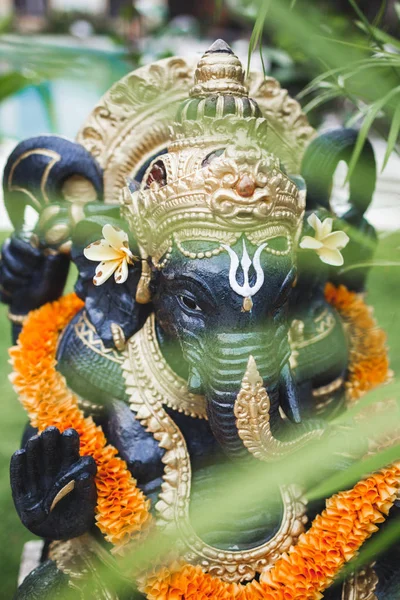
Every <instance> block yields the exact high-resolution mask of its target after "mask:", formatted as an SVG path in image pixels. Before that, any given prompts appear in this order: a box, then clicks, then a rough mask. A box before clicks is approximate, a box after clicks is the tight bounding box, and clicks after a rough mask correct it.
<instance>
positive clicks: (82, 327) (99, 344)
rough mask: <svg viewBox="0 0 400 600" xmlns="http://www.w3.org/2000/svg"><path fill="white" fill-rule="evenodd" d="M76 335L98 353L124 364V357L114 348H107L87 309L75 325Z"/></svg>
mask: <svg viewBox="0 0 400 600" xmlns="http://www.w3.org/2000/svg"><path fill="white" fill-rule="evenodd" d="M74 330H75V334H76V336H77V337H78V338H79V339H80V340H81V342H82V343H83V344H85V346H87V347H88V348H90V349H91V350H92V351H93V352H96V354H100V356H103V357H104V358H107V359H108V360H111V361H113V362H115V363H118V364H120V365H122V363H123V362H124V357H123V356H122V354H121V353H120V352H118V351H117V350H115V349H114V348H106V347H105V345H104V343H103V341H102V340H101V338H100V337H99V336H98V334H97V332H96V329H95V327H94V325H92V323H91V322H90V321H89V318H88V316H87V313H86V311H85V310H83V311H82V313H81V315H80V317H79V319H78V321H77V322H76V323H75V325H74Z"/></svg>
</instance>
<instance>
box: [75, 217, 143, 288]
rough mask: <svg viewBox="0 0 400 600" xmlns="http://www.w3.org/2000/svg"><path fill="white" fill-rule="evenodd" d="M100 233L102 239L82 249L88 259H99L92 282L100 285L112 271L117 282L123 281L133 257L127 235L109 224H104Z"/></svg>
mask: <svg viewBox="0 0 400 600" xmlns="http://www.w3.org/2000/svg"><path fill="white" fill-rule="evenodd" d="M102 233H103V239H102V240H98V241H97V242H93V243H92V244H89V246H87V247H86V248H85V249H84V251H83V254H84V255H85V256H86V258H87V259H88V260H93V261H100V264H99V265H98V266H97V268H96V273H95V276H94V278H93V283H94V285H102V284H103V283H104V282H105V281H107V279H109V278H110V277H111V275H112V274H113V273H114V278H115V281H116V282H117V283H124V282H125V281H126V280H127V278H128V264H132V263H133V261H134V259H135V257H134V256H133V254H132V252H131V251H130V250H129V243H128V235H127V234H126V233H125V231H122V229H119V228H117V227H113V226H112V225H109V224H107V225H104V227H103V230H102Z"/></svg>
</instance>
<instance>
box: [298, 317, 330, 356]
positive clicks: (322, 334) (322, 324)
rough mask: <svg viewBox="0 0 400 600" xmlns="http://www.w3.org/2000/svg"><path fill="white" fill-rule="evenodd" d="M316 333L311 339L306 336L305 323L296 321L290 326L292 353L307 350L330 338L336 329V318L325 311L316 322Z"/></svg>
mask: <svg viewBox="0 0 400 600" xmlns="http://www.w3.org/2000/svg"><path fill="white" fill-rule="evenodd" d="M314 326H315V331H316V333H315V334H314V335H312V336H310V337H306V336H305V335H304V323H303V321H300V320H299V319H294V320H293V321H292V323H291V326H290V334H289V339H290V347H291V349H292V352H293V351H294V350H298V349H299V348H306V347H307V346H311V345H312V344H316V343H317V342H320V341H322V340H323V339H325V338H326V337H328V336H329V334H330V333H332V331H333V330H334V329H335V327H336V320H335V317H334V316H333V315H332V313H331V312H329V311H323V313H322V314H321V315H319V317H318V318H317V319H315V320H314Z"/></svg>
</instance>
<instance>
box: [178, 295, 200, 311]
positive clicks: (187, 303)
mask: <svg viewBox="0 0 400 600" xmlns="http://www.w3.org/2000/svg"><path fill="white" fill-rule="evenodd" d="M179 300H180V301H181V302H182V304H183V305H184V306H186V308H188V309H189V310H199V311H201V308H200V306H199V305H198V304H196V302H195V301H194V300H192V298H189V296H179Z"/></svg>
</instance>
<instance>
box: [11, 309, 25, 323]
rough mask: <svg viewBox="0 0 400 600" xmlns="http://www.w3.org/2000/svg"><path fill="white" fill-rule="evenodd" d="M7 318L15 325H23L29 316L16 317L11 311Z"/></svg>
mask: <svg viewBox="0 0 400 600" xmlns="http://www.w3.org/2000/svg"><path fill="white" fill-rule="evenodd" d="M7 316H8V318H9V320H10V321H11V323H15V325H23V324H24V323H25V321H26V320H27V318H28V315H15V314H14V313H12V312H11V311H10V310H9V311H8V315H7Z"/></svg>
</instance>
